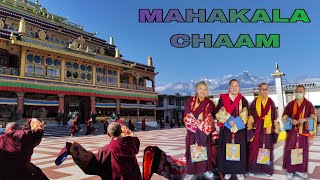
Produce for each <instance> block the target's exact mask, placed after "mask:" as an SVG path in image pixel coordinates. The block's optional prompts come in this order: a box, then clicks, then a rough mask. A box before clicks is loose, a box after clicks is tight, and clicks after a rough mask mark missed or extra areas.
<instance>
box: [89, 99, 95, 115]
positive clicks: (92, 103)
mask: <svg viewBox="0 0 320 180" xmlns="http://www.w3.org/2000/svg"><path fill="white" fill-rule="evenodd" d="M90 100H91V111H90V113H91V114H90V116H91V115H93V114H96V97H95V96H91V97H90Z"/></svg>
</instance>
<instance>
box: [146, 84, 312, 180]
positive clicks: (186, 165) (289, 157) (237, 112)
mask: <svg viewBox="0 0 320 180" xmlns="http://www.w3.org/2000/svg"><path fill="white" fill-rule="evenodd" d="M268 91H269V86H268V84H266V83H262V84H260V85H259V95H258V97H256V98H255V99H254V101H253V102H252V103H251V104H250V106H249V103H248V101H247V100H246V98H245V97H244V96H242V95H241V93H240V84H239V82H238V81H237V80H236V79H232V80H231V81H230V82H229V92H228V93H226V94H221V95H220V99H219V101H218V103H217V105H216V106H215V105H214V103H213V102H212V101H211V100H209V99H208V98H207V95H208V87H207V85H206V84H205V82H199V83H198V84H197V86H196V92H197V93H196V96H194V97H190V98H189V99H188V100H187V102H186V105H185V112H184V123H185V125H186V128H187V135H186V153H185V159H180V160H174V159H173V158H171V157H170V156H167V155H166V154H165V153H164V152H163V151H162V150H160V149H159V148H158V147H155V146H149V147H147V148H146V150H145V157H146V159H148V157H150V154H152V157H153V158H151V159H152V160H153V161H152V164H153V166H152V167H159V168H157V169H154V168H153V170H150V171H149V174H147V175H145V176H146V177H151V176H152V173H158V174H163V175H164V176H166V174H168V173H166V172H174V173H170V175H168V176H167V178H168V179H182V177H183V178H184V179H186V180H189V179H195V177H198V176H199V175H201V176H202V177H203V176H204V177H206V178H213V177H214V174H213V172H217V174H219V175H220V177H221V178H222V179H231V177H236V178H237V179H244V174H245V173H247V172H248V173H249V176H251V177H253V176H255V175H256V174H264V175H265V176H268V177H270V176H272V175H273V172H274V169H273V150H274V144H275V143H277V140H278V135H279V132H280V127H279V122H278V121H277V117H278V115H277V109H276V106H275V103H274V102H273V100H272V99H271V98H270V97H269V96H268ZM304 94H305V88H304V86H302V85H298V86H297V87H296V89H295V99H294V100H293V101H291V102H289V103H288V105H287V106H286V108H285V111H284V113H283V115H282V121H283V124H284V127H285V130H286V131H287V136H286V141H285V147H284V154H285V156H283V157H284V158H283V169H285V170H286V171H287V179H292V178H293V175H294V174H296V175H298V176H300V177H301V178H307V177H308V176H307V172H308V152H309V144H308V143H309V142H308V140H309V136H312V135H314V134H315V131H316V127H317V125H316V124H317V118H316V116H315V109H314V107H313V105H312V103H311V102H310V101H308V100H307V99H306V98H304ZM157 156H158V157H157ZM156 157H157V158H156ZM162 157H164V158H162ZM149 159H150V158H149ZM155 159H158V160H157V161H155ZM146 161H148V160H146ZM149 163H150V162H149ZM146 164H147V162H146ZM161 165H163V166H161Z"/></svg>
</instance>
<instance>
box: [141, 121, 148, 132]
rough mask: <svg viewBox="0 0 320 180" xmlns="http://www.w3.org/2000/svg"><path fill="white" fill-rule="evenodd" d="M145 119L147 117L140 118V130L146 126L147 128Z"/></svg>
mask: <svg viewBox="0 0 320 180" xmlns="http://www.w3.org/2000/svg"><path fill="white" fill-rule="evenodd" d="M146 119H147V118H144V119H142V122H141V130H142V131H144V130H146V128H147V126H146Z"/></svg>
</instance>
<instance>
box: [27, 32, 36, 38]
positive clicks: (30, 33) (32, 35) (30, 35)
mask: <svg viewBox="0 0 320 180" xmlns="http://www.w3.org/2000/svg"><path fill="white" fill-rule="evenodd" d="M27 36H29V37H32V38H34V37H35V33H34V32H29V33H28V34H27Z"/></svg>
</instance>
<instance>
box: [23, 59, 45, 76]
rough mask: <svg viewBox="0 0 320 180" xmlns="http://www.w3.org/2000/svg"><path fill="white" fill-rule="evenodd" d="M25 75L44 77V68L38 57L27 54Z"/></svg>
mask: <svg viewBox="0 0 320 180" xmlns="http://www.w3.org/2000/svg"><path fill="white" fill-rule="evenodd" d="M25 72H26V73H27V74H35V75H40V76H41V75H44V73H45V66H44V64H43V62H42V57H41V56H38V55H33V54H28V55H27V59H26V71H25Z"/></svg>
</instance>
